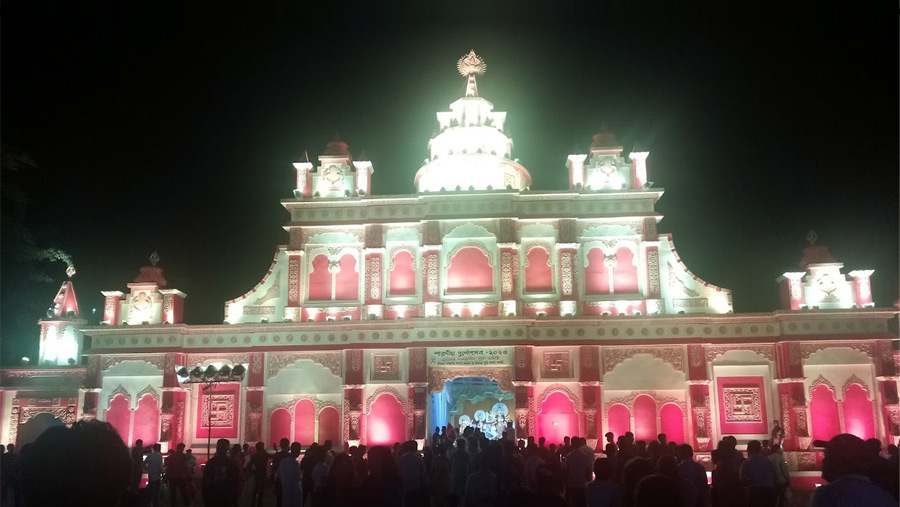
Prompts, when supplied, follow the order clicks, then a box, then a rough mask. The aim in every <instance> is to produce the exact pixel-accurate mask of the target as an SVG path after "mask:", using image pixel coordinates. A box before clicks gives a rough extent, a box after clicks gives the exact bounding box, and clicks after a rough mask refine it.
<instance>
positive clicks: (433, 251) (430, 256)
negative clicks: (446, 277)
mask: <svg viewBox="0 0 900 507" xmlns="http://www.w3.org/2000/svg"><path fill="white" fill-rule="evenodd" d="M422 266H423V267H424V270H425V273H424V275H425V276H423V277H422V284H423V285H424V287H423V288H422V301H423V302H424V303H425V316H426V317H440V316H441V312H442V308H441V286H440V272H441V247H440V245H431V246H425V247H423V248H422Z"/></svg>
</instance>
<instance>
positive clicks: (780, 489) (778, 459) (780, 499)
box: [766, 421, 791, 507]
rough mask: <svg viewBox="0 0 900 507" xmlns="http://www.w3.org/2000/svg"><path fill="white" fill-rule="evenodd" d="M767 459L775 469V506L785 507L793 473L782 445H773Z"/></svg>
mask: <svg viewBox="0 0 900 507" xmlns="http://www.w3.org/2000/svg"><path fill="white" fill-rule="evenodd" d="M776 422H777V421H776ZM766 458H767V459H768V460H769V461H770V462H772V466H773V467H775V505H776V506H777V507H784V506H785V505H787V489H788V487H789V486H790V485H791V472H790V471H789V470H788V466H787V462H785V461H784V453H783V452H782V451H781V445H779V444H772V446H771V451H770V452H769V455H768V456H766Z"/></svg>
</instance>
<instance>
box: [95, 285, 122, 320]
mask: <svg viewBox="0 0 900 507" xmlns="http://www.w3.org/2000/svg"><path fill="white" fill-rule="evenodd" d="M100 293H101V294H103V297H104V303H103V321H102V322H101V324H105V325H107V326H117V325H119V310H120V309H121V306H122V296H124V294H123V293H122V292H120V291H117V290H110V291H101V292H100Z"/></svg>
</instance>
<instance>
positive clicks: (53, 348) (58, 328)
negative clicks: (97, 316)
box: [38, 266, 85, 366]
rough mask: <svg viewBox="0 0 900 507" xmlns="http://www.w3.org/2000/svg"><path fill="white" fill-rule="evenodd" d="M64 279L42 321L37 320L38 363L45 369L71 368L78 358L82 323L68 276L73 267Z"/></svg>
mask: <svg viewBox="0 0 900 507" xmlns="http://www.w3.org/2000/svg"><path fill="white" fill-rule="evenodd" d="M66 275H68V277H69V278H68V279H67V280H66V281H64V282H63V283H62V285H61V286H60V288H59V292H57V293H56V297H55V298H53V305H52V306H51V307H50V308H48V309H47V316H46V318H43V319H41V320H40V321H38V325H39V326H41V338H40V347H39V358H38V362H39V364H41V365H47V366H63V365H74V364H77V363H78V362H79V359H80V357H81V351H82V345H83V342H84V335H83V334H82V332H81V327H82V326H83V325H84V323H85V321H84V320H83V319H81V314H80V313H79V311H78V298H76V297H75V286H74V285H73V284H72V277H73V276H75V268H74V267H73V266H69V267H68V268H67V269H66Z"/></svg>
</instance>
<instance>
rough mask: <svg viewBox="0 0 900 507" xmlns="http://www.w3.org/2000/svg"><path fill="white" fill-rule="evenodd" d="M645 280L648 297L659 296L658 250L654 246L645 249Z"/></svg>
mask: <svg viewBox="0 0 900 507" xmlns="http://www.w3.org/2000/svg"><path fill="white" fill-rule="evenodd" d="M652 223H656V222H652ZM647 281H648V285H649V286H650V287H649V288H650V297H659V295H660V286H659V251H658V250H656V249H655V248H654V249H650V250H647Z"/></svg>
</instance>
